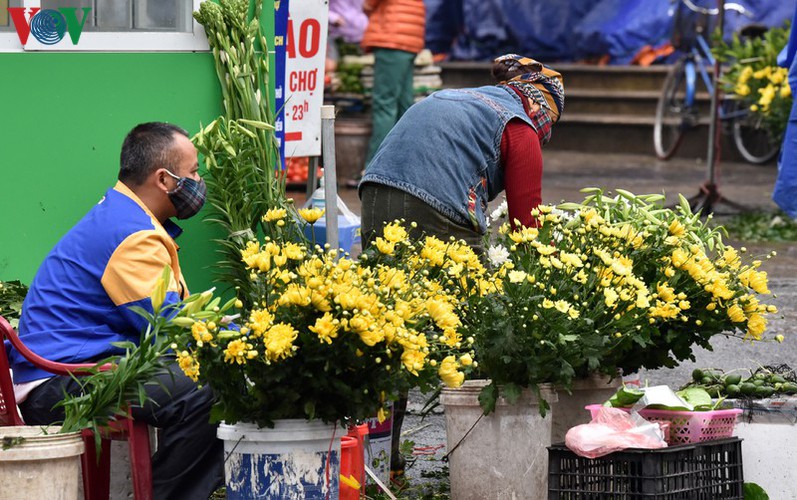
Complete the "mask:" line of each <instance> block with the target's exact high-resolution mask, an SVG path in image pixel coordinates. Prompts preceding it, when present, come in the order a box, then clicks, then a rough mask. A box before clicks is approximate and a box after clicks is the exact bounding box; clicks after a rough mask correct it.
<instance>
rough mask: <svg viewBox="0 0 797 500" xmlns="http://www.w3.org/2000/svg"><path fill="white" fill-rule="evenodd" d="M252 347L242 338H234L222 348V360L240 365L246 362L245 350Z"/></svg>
mask: <svg viewBox="0 0 797 500" xmlns="http://www.w3.org/2000/svg"><path fill="white" fill-rule="evenodd" d="M251 348H252V344H249V343H247V342H246V341H245V340H243V339H235V340H232V341H230V343H229V344H227V348H226V349H224V362H225V363H230V364H232V363H238V364H239V365H242V364H244V363H246V360H247V357H246V352H247V351H248V350H249V349H251Z"/></svg>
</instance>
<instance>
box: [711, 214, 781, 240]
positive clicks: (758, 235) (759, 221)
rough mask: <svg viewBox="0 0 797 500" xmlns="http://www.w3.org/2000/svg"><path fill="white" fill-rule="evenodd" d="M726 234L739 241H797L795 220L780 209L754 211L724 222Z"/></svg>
mask: <svg viewBox="0 0 797 500" xmlns="http://www.w3.org/2000/svg"><path fill="white" fill-rule="evenodd" d="M724 227H725V230H726V231H727V232H728V236H729V237H731V238H733V239H735V240H740V241H747V242H763V241H797V221H795V220H794V219H792V218H791V217H789V216H788V215H786V214H785V213H783V212H781V211H779V210H778V211H775V212H769V211H755V212H745V213H742V214H739V215H735V216H733V217H731V218H730V219H728V220H727V221H725V222H724Z"/></svg>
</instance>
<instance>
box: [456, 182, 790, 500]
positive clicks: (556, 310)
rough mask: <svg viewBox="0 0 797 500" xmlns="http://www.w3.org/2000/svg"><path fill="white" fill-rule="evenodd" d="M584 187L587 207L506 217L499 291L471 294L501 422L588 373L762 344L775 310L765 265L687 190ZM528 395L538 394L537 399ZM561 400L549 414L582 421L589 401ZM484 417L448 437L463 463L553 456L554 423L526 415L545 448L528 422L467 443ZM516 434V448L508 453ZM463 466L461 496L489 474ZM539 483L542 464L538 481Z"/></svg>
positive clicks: (467, 328)
mask: <svg viewBox="0 0 797 500" xmlns="http://www.w3.org/2000/svg"><path fill="white" fill-rule="evenodd" d="M585 191H586V193H587V195H588V196H587V197H586V199H585V200H584V201H583V202H582V203H579V204H576V203H568V204H562V205H559V206H558V207H552V206H540V207H539V208H538V209H536V210H535V212H534V215H535V216H536V218H537V226H536V227H525V228H524V227H516V228H513V227H512V226H510V224H508V223H506V222H505V223H503V224H501V225H500V226H499V227H498V230H497V231H496V233H495V234H494V235H492V236H491V237H490V244H489V247H488V256H489V258H490V260H491V262H492V264H493V274H492V278H491V279H490V281H491V283H492V284H493V286H494V289H493V291H492V293H487V294H485V295H482V296H471V297H470V298H469V305H468V314H467V316H466V317H465V322H464V334H465V335H467V336H470V337H473V338H474V346H473V348H474V351H475V356H476V359H478V361H479V365H478V372H479V374H480V375H481V376H483V377H485V378H486V379H487V380H486V381H484V382H482V384H481V387H480V388H479V391H476V392H477V394H475V395H473V397H472V399H475V397H476V396H478V401H479V403H480V405H481V408H479V409H478V410H482V411H483V412H484V413H485V414H490V415H492V414H493V412H495V417H494V419H496V420H498V419H501V418H503V417H502V414H503V412H505V411H509V412H510V413H509V416H510V420H512V421H518V420H519V417H518V415H517V414H515V412H517V411H518V410H517V408H513V403H515V405H514V406H515V407H516V406H517V404H518V403H519V404H520V405H521V406H522V407H524V411H525V412H526V413H530V412H536V411H537V410H539V412H540V413H541V414H543V415H544V414H545V413H546V410H547V409H548V408H549V403H551V402H553V400H554V399H564V398H566V397H567V394H566V393H567V391H568V390H569V389H570V387H571V386H572V385H573V383H574V381H576V380H579V379H580V378H583V377H586V376H588V375H590V374H594V373H602V374H605V375H608V376H613V375H615V374H617V373H618V370H622V371H623V372H624V373H631V372H634V371H636V370H638V369H640V368H648V369H654V368H660V367H674V366H677V364H678V363H679V362H681V361H683V360H686V359H691V360H694V354H693V350H694V348H695V347H696V346H698V347H704V348H708V349H710V348H711V344H710V341H711V339H712V338H713V337H714V336H715V335H728V336H736V337H739V338H740V339H746V340H751V341H757V340H762V339H763V338H764V333H765V329H766V323H767V319H766V316H767V315H768V314H772V313H776V312H777V309H776V308H775V307H774V306H772V305H766V304H765V303H763V302H762V300H761V299H760V297H759V296H761V295H766V294H768V293H769V290H768V289H767V276H766V273H765V272H762V271H761V270H760V269H759V268H760V265H761V261H758V260H754V259H751V258H748V256H746V255H745V254H744V253H743V252H741V251H739V250H736V249H734V248H733V247H730V246H728V245H726V244H724V243H723V241H722V232H721V229H717V228H712V227H710V226H709V225H708V223H707V222H706V221H703V220H701V218H700V215H699V214H694V213H692V211H691V209H690V208H689V205H688V203H687V202H686V200H684V199H682V200H681V201H682V202H681V204H680V205H679V206H677V207H675V208H665V207H663V206H662V205H661V201H662V199H663V197H662V196H661V195H640V196H636V195H634V194H632V193H629V192H627V191H624V190H617V193H618V194H617V195H616V196H611V197H610V196H607V195H605V194H604V193H603V192H602V191H601V190H598V189H587V190H585ZM496 215H499V214H496ZM551 384H554V385H555V386H557V387H558V388H560V390H559V391H558V395H557V396H558V397H555V398H552V397H550V396H549V394H550V385H551ZM466 386H467V383H466ZM466 388H467V387H466ZM529 392H531V394H532V396H528V393H529ZM461 393H462V390H461V389H460V390H447V391H444V398H443V402H444V404H446V403H449V404H447V405H446V414H447V418H449V415H450V414H451V415H453V414H454V413H455V412H457V411H458V410H457V408H458V407H460V406H462V405H464V403H462V400H463V398H462V397H460V396H459V394H461ZM447 394H450V395H451V396H450V397H448V396H447ZM455 395H457V396H456V397H454V396H455ZM529 399H531V400H532V401H536V402H537V403H538V404H536V405H534V404H531V405H530V404H528V400H529ZM603 399H605V398H601V397H595V398H594V399H593V400H592V401H591V402H596V401H602V400H603ZM588 403H589V401H588ZM471 404H472V402H471ZM580 404H581V402H580V403H579V405H580ZM558 406H559V405H557V406H554V411H553V419H554V420H557V421H559V420H561V419H574V420H576V421H575V422H574V423H572V424H568V425H567V427H568V428H569V427H571V426H572V425H575V424H577V423H582V422H581V421H578V420H579V419H582V420H588V415H587V414H586V412H583V406H578V405H576V407H578V409H579V410H580V411H579V410H575V411H565V412H562V411H559V412H557V407H558ZM474 411H477V410H474ZM477 417H478V418H481V417H479V416H478V415H475V416H474V414H471V415H468V416H467V418H469V419H470V424H469V425H467V426H466V428H465V431H468V428H469V427H473V429H471V430H470V434H469V435H468V437H467V439H465V440H461V439H456V440H455V441H454V442H453V443H452V442H451V439H449V446H454V445H457V444H459V450H458V451H461V450H462V449H464V450H465V451H463V452H462V453H461V454H460V455H459V458H460V459H463V460H464V458H463V457H465V458H467V457H482V458H483V460H484V461H488V462H491V463H501V467H500V470H501V471H502V472H504V473H505V472H506V471H507V470H514V469H512V467H515V466H516V465H517V464H518V461H515V458H517V459H518V460H519V461H520V463H519V465H517V470H518V471H522V470H528V467H530V464H531V463H533V461H534V460H535V457H534V453H533V450H535V449H539V450H538V451H539V456H538V457H536V459H539V460H542V461H544V460H545V450H544V447H545V445H547V444H550V441H547V436H550V433H551V430H550V429H551V427H550V422H549V423H548V424H542V423H540V420H539V419H538V420H534V421H533V423H531V422H532V420H531V417H528V418H529V422H530V423H529V424H527V425H526V427H527V428H528V427H529V426H532V425H533V426H536V427H534V429H535V434H534V435H535V436H536V441H540V439H539V436H540V435H545V436H546V442H545V444H542V445H540V444H539V443H537V446H536V448H535V447H534V443H533V442H532V443H528V442H525V441H523V438H522V437H521V436H524V435H526V434H524V433H521V430H520V429H518V430H517V432H516V433H512V432H510V433H509V434H510V435H509V437H508V439H504V440H502V442H501V444H500V446H498V445H495V443H494V441H495V440H494V438H491V437H489V436H487V437H486V438H485V443H490V445H492V446H493V447H494V448H498V449H500V451H501V453H500V455H495V454H493V455H490V452H489V451H487V452H480V451H478V450H477V449H475V448H468V446H467V445H468V443H469V442H470V443H471V444H473V443H477V442H478V438H474V434H475V432H476V431H477V430H478V429H479V426H482V427H484V423H483V422H484V418H482V421H481V422H480V423H479V424H478V425H476V426H474V425H473V421H475V420H476V418H477ZM485 418H486V417H485ZM547 420H551V419H547ZM447 425H448V422H447ZM451 425H452V427H455V428H457V429H460V426H459V424H457V423H452V424H451ZM545 425H547V427H545ZM495 426H496V428H498V427H502V426H503V427H505V426H504V425H503V424H495ZM546 429H547V430H546ZM524 432H525V431H524ZM462 434H464V431H463V432H462ZM462 434H459V436H460V437H461V435H462ZM488 434H489V433H488ZM460 441H461V443H460ZM517 443H521V445H520V447H519V448H518V449H516V450H515V452H513V451H512V449H513V448H512V446H513V445H514V444H517ZM473 446H476V445H475V444H473ZM458 451H455V452H454V453H457V452H458ZM449 453H451V449H449ZM513 457H515V458H513ZM529 457H531V458H529ZM507 460H509V461H511V462H510V463H504V462H506V461H507ZM523 460H526V461H527V462H529V461H530V462H529V463H525V462H522V461H523ZM454 464H455V460H454V457H453V456H452V457H451V474H452V476H451V477H452V492H453V491H454V490H457V491H467V490H470V489H472V488H479V487H480V486H479V481H481V479H480V480H479V481H473V480H469V478H468V477H469V476H468V474H467V473H463V474H462V477H461V478H460V479H461V481H460V479H455V476H456V474H457V473H456V472H455V465H454ZM473 466H474V465H473V464H472V463H468V464H466V465H465V466H463V467H461V469H462V470H463V471H467V470H468V468H469V467H473ZM456 468H457V469H459V468H460V467H456ZM470 470H472V468H471V469H470ZM508 475H509V476H511V474H508ZM517 477H519V478H522V480H523V481H527V483H524V484H517V485H515V486H514V487H515V490H514V491H517V492H519V491H526V492H528V491H537V490H533V489H530V488H535V485H534V484H533V483H528V481H529V477H528V476H525V475H523V474H518V475H517ZM544 480H545V478H544V470H543V471H542V476H541V477H540V478H539V483H540V484H541V485H542V486H537V487H538V488H541V487H543V486H544ZM486 482H488V483H489V482H490V481H486ZM505 486H507V487H510V486H509V485H507V484H505ZM539 491H541V492H542V491H544V489H540V490H539Z"/></svg>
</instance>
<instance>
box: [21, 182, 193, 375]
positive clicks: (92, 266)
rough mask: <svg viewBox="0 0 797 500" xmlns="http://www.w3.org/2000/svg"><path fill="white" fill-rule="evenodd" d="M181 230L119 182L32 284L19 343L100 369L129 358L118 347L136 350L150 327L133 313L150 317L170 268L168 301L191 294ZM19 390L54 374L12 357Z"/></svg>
mask: <svg viewBox="0 0 797 500" xmlns="http://www.w3.org/2000/svg"><path fill="white" fill-rule="evenodd" d="M180 232H181V230H180V228H179V227H177V225H176V224H174V223H172V222H171V221H167V222H166V224H164V225H161V224H160V223H159V222H158V220H157V219H156V218H155V217H154V216H153V215H152V213H151V212H150V211H149V209H147V207H146V206H145V205H144V204H143V203H142V202H141V200H140V199H139V198H138V197H137V196H136V195H135V194H134V193H133V192H132V191H131V190H130V189H129V188H128V187H127V186H125V185H124V184H123V183H121V182H118V183H117V184H116V186H114V188H113V189H110V190H108V192H107V193H105V197H104V198H103V199H102V200H101V201H100V202H99V203H98V204H97V205H96V206H94V208H92V209H91V210H90V211H89V212H88V213H87V214H86V215H85V216H84V217H83V219H82V220H81V221H80V222H78V223H77V225H75V226H74V227H73V228H72V229H71V230H70V231H69V232H68V233H67V234H66V235H65V236H64V237H63V238H62V239H61V241H59V242H58V243H57V244H56V246H55V248H53V249H52V250H51V251H50V253H49V254H48V255H47V257H46V258H45V259H44V262H43V263H42V265H41V267H40V268H39V270H38V271H37V273H36V277H35V278H34V279H33V282H32V283H31V286H30V290H29V291H28V295H27V297H26V298H25V302H24V304H23V308H22V317H21V319H20V323H19V335H20V338H21V339H22V341H23V342H24V343H25V345H27V346H28V347H29V348H30V349H31V350H32V351H33V352H35V353H36V354H38V355H40V356H42V357H44V358H46V359H49V360H51V361H58V362H62V363H84V362H92V361H98V360H100V359H102V358H105V357H107V356H111V355H116V354H123V353H124V351H123V350H122V349H120V348H118V347H114V346H113V345H111V343H112V342H118V341H132V342H135V343H136V344H137V343H138V341H139V338H140V336H141V331H142V329H144V328H145V327H146V325H147V321H146V320H145V319H144V318H143V317H141V316H140V315H138V314H136V313H135V312H133V311H131V310H130V306H139V307H142V308H144V309H146V310H148V311H150V312H151V311H152V304H151V302H150V295H151V294H152V290H153V288H154V287H155V283H156V282H157V280H158V278H160V277H161V275H162V273H163V268H164V266H167V265H168V266H170V267H171V269H172V275H173V279H172V282H171V283H170V284H169V291H168V293H167V297H166V301H167V302H169V303H173V302H177V301H179V300H180V298H181V297H184V296H186V295H187V294H188V290H187V289H186V285H185V281H184V280H183V277H182V273H181V272H180V263H179V261H178V258H177V250H178V247H177V244H176V243H175V241H174V238H176V237H177V236H178V235H179V234H180ZM10 362H11V368H12V370H13V372H14V383H17V384H20V383H23V382H30V381H33V380H38V379H42V378H47V377H51V376H52V374H51V373H49V372H46V371H43V370H39V369H37V368H34V367H33V366H32V365H31V364H30V363H28V362H27V361H26V360H25V359H24V358H23V357H22V356H21V355H20V354H19V353H18V352H16V350H13V349H12V350H11V352H10Z"/></svg>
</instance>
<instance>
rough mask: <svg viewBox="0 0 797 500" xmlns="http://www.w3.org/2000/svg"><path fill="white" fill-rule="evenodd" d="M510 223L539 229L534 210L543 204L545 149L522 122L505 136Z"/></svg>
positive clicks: (507, 129)
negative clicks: (543, 157)
mask: <svg viewBox="0 0 797 500" xmlns="http://www.w3.org/2000/svg"><path fill="white" fill-rule="evenodd" d="M501 163H502V164H503V167H504V179H505V185H506V202H507V205H508V206H509V221H510V223H512V226H513V227H514V221H515V219H517V220H519V221H520V223H521V225H523V226H532V227H533V226H536V225H537V221H536V220H535V219H534V218H533V217H532V216H531V210H532V209H533V208H535V207H537V206H538V205H539V204H540V203H542V146H541V145H540V139H539V138H538V137H537V133H536V132H535V131H534V129H533V128H531V127H530V126H529V125H528V124H526V123H524V122H522V121H521V120H511V121H510V122H509V123H507V124H506V127H505V128H504V133H503V135H502V136H501Z"/></svg>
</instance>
